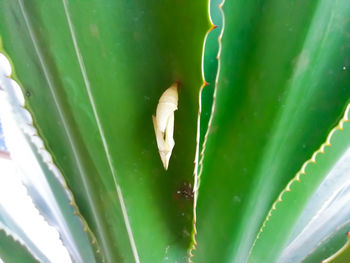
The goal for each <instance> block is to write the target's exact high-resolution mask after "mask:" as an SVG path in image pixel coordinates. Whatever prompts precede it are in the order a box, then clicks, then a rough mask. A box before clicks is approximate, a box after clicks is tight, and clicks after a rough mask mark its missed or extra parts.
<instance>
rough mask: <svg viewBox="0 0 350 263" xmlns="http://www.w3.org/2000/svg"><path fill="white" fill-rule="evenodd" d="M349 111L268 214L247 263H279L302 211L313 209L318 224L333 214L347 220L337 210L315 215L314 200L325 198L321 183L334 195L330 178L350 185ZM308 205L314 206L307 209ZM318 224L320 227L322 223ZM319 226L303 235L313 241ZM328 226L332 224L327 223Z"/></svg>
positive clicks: (340, 191) (319, 211)
mask: <svg viewBox="0 0 350 263" xmlns="http://www.w3.org/2000/svg"><path fill="white" fill-rule="evenodd" d="M349 112H350V104H349V106H348V108H347V111H346V113H345V116H344V119H343V120H341V121H340V123H339V125H338V126H337V127H336V128H334V129H333V130H332V131H331V133H330V135H329V137H328V138H327V141H326V142H325V143H324V144H322V145H321V147H320V149H319V150H318V151H316V152H315V153H314V154H313V155H312V158H311V159H310V160H309V161H307V162H306V163H305V164H304V165H303V166H302V168H301V170H300V171H299V172H298V173H297V175H296V177H295V178H294V179H293V180H292V181H290V182H289V183H288V185H287V187H286V189H285V190H284V191H283V192H282V193H281V194H280V195H279V198H278V200H277V201H276V202H275V203H274V205H273V208H272V209H271V211H270V212H269V215H268V217H267V219H266V220H265V222H264V224H263V228H262V229H261V232H260V233H259V235H258V237H257V240H256V242H255V243H254V246H253V249H252V252H251V255H250V257H249V261H248V262H260V261H261V260H263V261H266V262H276V261H277V259H278V258H279V256H280V254H281V252H282V250H283V248H284V247H285V246H286V244H287V241H288V239H289V237H290V236H291V234H292V230H293V228H294V226H295V224H296V222H297V219H298V218H299V217H301V215H302V212H303V211H306V210H307V211H308V213H310V210H311V213H310V214H311V215H312V214H314V216H313V218H312V220H313V221H316V219H315V217H319V218H320V217H323V218H326V217H327V216H329V215H331V214H333V215H334V218H333V219H332V220H333V221H334V220H337V219H339V218H341V217H344V215H343V214H342V213H341V211H334V207H333V209H328V210H329V211H326V212H325V213H323V214H322V211H321V209H318V211H317V210H316V212H313V213H312V208H313V207H314V206H315V200H313V199H312V198H311V197H313V195H314V196H315V198H317V199H322V198H323V196H324V195H323V194H322V191H321V193H320V192H319V191H316V189H317V188H318V189H320V187H321V186H322V185H321V183H323V186H322V187H323V188H325V190H326V191H327V188H328V190H329V191H330V192H332V190H333V189H332V187H331V186H330V184H329V183H327V184H324V182H325V179H326V180H327V179H328V178H329V177H332V178H333V179H332V180H333V181H334V180H338V181H339V183H340V182H343V183H342V185H346V183H347V182H346V181H345V180H348V174H347V170H348V169H349V161H350V150H349V149H350V122H349V117H350V116H349ZM345 121H346V122H345ZM342 177H343V178H342ZM346 177H347V178H346ZM344 178H345V180H344ZM320 185H321V186H320ZM321 190H322V189H321ZM342 192H345V190H344V189H343V188H342V187H340V189H338V193H337V191H333V195H334V193H337V194H338V195H341V194H342ZM332 201H333V203H340V202H339V201H341V200H340V199H339V198H336V199H333V200H332ZM308 202H311V203H313V204H312V205H311V206H310V205H309V207H307V205H308ZM321 202H322V201H321ZM348 202H349V200H348V199H347V200H345V208H344V207H343V209H342V210H344V209H346V206H348V205H347V204H348ZM322 203H323V210H324V209H325V208H324V206H325V204H327V203H328V204H327V206H330V204H329V202H322ZM310 208H311V209H310ZM326 209H327V207H326ZM332 210H333V211H332ZM348 219H349V213H348V214H347V215H346V217H345V218H344V220H345V221H348ZM312 220H310V219H309V220H306V222H307V224H309V225H310V224H311V223H312ZM319 221H320V220H319ZM316 224H317V225H320V223H319V222H318V223H316ZM316 224H314V226H313V229H312V227H311V230H310V226H308V228H309V229H307V228H305V226H304V227H302V230H303V232H304V235H305V232H307V231H308V232H309V233H307V235H312V234H313V232H315V233H314V236H313V237H312V239H315V238H317V237H316V236H317V234H318V233H317V231H313V230H314V229H315V228H316V229H315V230H317V228H318V226H315V225H316ZM328 224H332V223H330V222H328ZM325 227H327V225H324V226H321V229H320V230H319V231H321V230H322V228H325ZM298 232H301V231H298ZM294 238H295V239H296V241H297V243H301V245H302V244H303V243H302V241H301V240H302V239H303V238H300V237H298V236H297V237H294ZM297 239H298V240H297ZM275 240H278V242H275ZM306 246H307V244H306ZM301 250H302V248H301ZM298 253H300V251H298V249H296V251H294V250H292V251H290V252H289V254H293V256H294V257H295V256H296V255H297V254H298ZM301 253H302V252H301ZM295 260H296V259H295ZM281 261H283V262H289V261H287V260H286V259H285V258H284V260H282V259H281Z"/></svg>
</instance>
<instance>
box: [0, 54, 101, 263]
mask: <svg viewBox="0 0 350 263" xmlns="http://www.w3.org/2000/svg"><path fill="white" fill-rule="evenodd" d="M1 56H2V54H0V57H1ZM1 73H2V72H1V68H0V86H1V87H2V88H3V89H4V91H5V92H4V91H0V118H1V120H2V124H3V128H4V133H5V136H6V145H7V147H8V149H9V150H10V152H11V159H12V162H13V163H14V164H16V165H17V166H16V167H17V169H18V170H19V172H18V174H19V175H20V177H21V180H22V182H23V183H24V185H25V186H26V188H27V192H28V194H29V196H30V197H31V198H32V201H33V203H34V204H35V206H36V208H37V209H38V210H39V211H40V213H41V215H42V216H43V217H44V218H45V220H46V221H47V222H48V223H49V224H50V225H51V226H54V227H55V228H56V230H57V231H58V233H59V234H60V238H61V240H62V241H63V244H64V245H65V247H66V248H67V249H68V251H69V253H70V256H71V258H72V260H73V261H74V262H87V261H89V262H95V259H94V254H93V250H98V248H96V247H94V248H93V246H92V244H91V243H92V242H91V241H90V240H89V239H88V235H87V233H86V231H89V234H90V235H91V232H90V230H89V229H88V228H87V226H86V224H84V223H85V222H83V221H82V218H81V217H79V216H77V214H79V211H78V209H77V208H76V205H75V202H74V198H73V197H72V194H71V192H70V191H69V190H68V189H67V186H66V184H65V182H64V179H63V177H62V174H61V173H60V172H59V170H58V169H57V167H56V166H55V165H54V164H53V163H52V157H51V156H50V154H49V153H48V152H47V150H46V149H45V148H44V146H43V142H42V140H41V139H40V138H39V137H38V134H37V131H36V130H35V129H34V127H33V126H32V122H31V120H32V119H31V116H30V114H29V113H28V112H27V111H26V110H25V109H23V107H22V106H21V103H23V101H24V97H23V94H22V93H21V90H20V88H19V87H18V85H17V84H16V83H15V82H14V81H13V80H11V79H9V78H7V77H6V76H3V75H2V74H1ZM2 212H4V213H5V211H0V217H1V216H2ZM91 238H92V240H94V237H93V236H92V235H91ZM39 258H40V257H39ZM46 261H47V260H46ZM46 261H45V260H44V262H46Z"/></svg>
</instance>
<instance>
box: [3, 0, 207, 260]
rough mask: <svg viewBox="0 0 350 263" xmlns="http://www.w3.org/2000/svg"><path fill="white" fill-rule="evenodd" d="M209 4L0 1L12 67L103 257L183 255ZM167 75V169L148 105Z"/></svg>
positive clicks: (151, 107)
mask: <svg viewBox="0 0 350 263" xmlns="http://www.w3.org/2000/svg"><path fill="white" fill-rule="evenodd" d="M206 9H207V6H206V3H205V1H203V2H198V1H192V2H191V1H189V2H188V1H187V2H184V1H167V2H164V3H161V4H160V3H159V2H158V1H141V0H139V1H137V0H134V1H128V2H123V1H110V0H104V1H101V0H98V1H97V0H89V1H86V0H84V1H67V0H62V1H41V0H31V1H23V0H18V1H6V0H1V1H0V12H1V14H2V16H1V18H0V19H1V20H0V34H1V37H2V44H3V49H4V50H5V51H6V53H7V54H8V55H9V57H10V58H11V60H12V63H13V65H14V69H15V75H14V78H15V79H16V80H18V81H19V82H20V83H21V86H22V88H23V90H24V93H25V94H26V95H27V102H26V103H27V106H28V109H29V110H30V111H31V112H32V113H33V116H34V124H35V126H36V127H37V128H38V129H39V132H40V135H41V136H42V137H43V138H44V140H45V145H46V146H47V148H48V149H50V152H51V153H52V155H53V158H54V161H55V163H56V164H57V165H58V167H59V168H60V169H61V170H62V172H63V175H64V177H65V179H66V181H67V184H68V186H69V188H70V189H71V190H72V192H73V194H74V197H75V199H76V202H77V204H78V206H79V209H80V211H81V213H82V215H83V216H84V217H85V218H86V221H87V222H88V225H89V227H90V228H91V229H92V230H93V232H94V233H95V234H96V237H97V240H98V242H99V244H100V246H101V248H102V253H103V255H104V257H105V259H106V261H107V262H133V261H136V262H137V261H139V259H142V262H162V261H166V260H169V261H171V262H173V261H178V262H181V261H183V260H184V257H186V249H187V247H188V244H189V240H190V236H189V233H190V232H191V227H192V224H191V221H192V202H191V197H190V196H189V195H188V194H186V193H187V192H190V191H191V189H190V188H191V187H190V185H191V184H192V181H193V169H194V165H193V160H194V157H195V148H196V143H195V138H196V120H197V112H198V92H199V89H200V87H201V85H202V78H201V56H202V54H201V53H202V44H203V40H204V36H205V32H206V31H207V30H208V28H209V21H208V18H207V17H206V13H207V12H206ZM174 81H180V82H181V87H180V90H179V106H178V108H179V109H178V111H176V112H175V133H174V138H175V143H176V145H175V148H174V151H173V156H172V158H171V160H170V165H169V170H168V171H164V169H163V167H162V164H161V161H160V158H159V154H158V149H157V146H156V141H155V135H154V130H153V125H152V118H151V116H152V114H154V113H155V110H156V106H157V103H158V99H159V97H160V95H161V94H162V92H163V91H164V90H165V89H167V88H168V87H169V86H170V85H171V84H172V83H173V82H174Z"/></svg>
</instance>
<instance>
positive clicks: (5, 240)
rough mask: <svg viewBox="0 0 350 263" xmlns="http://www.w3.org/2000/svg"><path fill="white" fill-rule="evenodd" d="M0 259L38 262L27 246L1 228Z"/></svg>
mask: <svg viewBox="0 0 350 263" xmlns="http://www.w3.org/2000/svg"><path fill="white" fill-rule="evenodd" d="M0 259H2V260H3V261H4V262H6V263H32V262H33V263H37V262H39V261H37V260H36V259H35V258H34V257H33V255H32V254H30V253H29V251H28V250H27V248H26V247H25V246H23V245H21V244H20V243H19V242H18V241H16V240H14V239H13V238H12V237H11V236H9V235H7V234H6V233H5V232H4V231H3V230H0Z"/></svg>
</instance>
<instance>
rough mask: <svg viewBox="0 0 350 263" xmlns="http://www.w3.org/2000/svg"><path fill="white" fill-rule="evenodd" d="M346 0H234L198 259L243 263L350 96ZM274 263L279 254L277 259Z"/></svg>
mask: <svg viewBox="0 0 350 263" xmlns="http://www.w3.org/2000/svg"><path fill="white" fill-rule="evenodd" d="M349 12H350V4H349V3H348V2H347V1H344V0H342V1H336V2H335V1H331V0H325V1H284V0H282V1H280V0H278V1H277V0H268V1H227V2H225V4H224V5H223V13H224V32H223V37H222V52H221V56H220V59H219V63H220V72H219V77H218V85H217V96H216V108H215V112H214V118H213V123H212V125H211V127H210V132H209V136H208V141H207V144H206V148H205V152H204V162H203V172H202V174H201V187H200V189H199V197H198V198H199V199H198V210H197V230H198V236H197V243H198V245H197V250H196V251H195V252H194V259H193V261H194V262H217V261H219V262H239V263H241V262H245V260H247V256H248V254H249V250H250V248H251V246H252V244H253V242H254V240H255V238H256V235H257V233H258V231H259V228H260V226H261V224H262V222H263V220H264V218H265V217H266V216H267V213H268V211H269V210H270V208H271V205H272V203H273V201H274V200H275V199H276V198H277V196H278V194H279V193H280V191H281V190H282V189H283V188H284V187H285V185H286V184H287V182H288V181H289V180H290V179H291V178H293V177H294V176H295V174H296V173H297V171H298V170H299V169H300V167H301V165H302V164H303V163H304V162H305V160H307V159H308V158H310V156H311V155H312V153H313V152H314V151H315V150H316V149H317V148H318V147H319V145H321V143H322V142H324V140H325V139H326V137H327V135H328V133H329V131H330V130H331V128H332V127H333V126H334V125H335V123H337V122H338V121H339V119H340V117H341V116H342V114H343V111H344V108H345V105H346V102H347V101H348V99H349V97H350V74H349V70H350V64H349V63H350V46H349V45H347V44H346V43H348V42H347V41H348V39H349V34H350V21H349V19H348V14H349ZM271 262H272V261H271Z"/></svg>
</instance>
